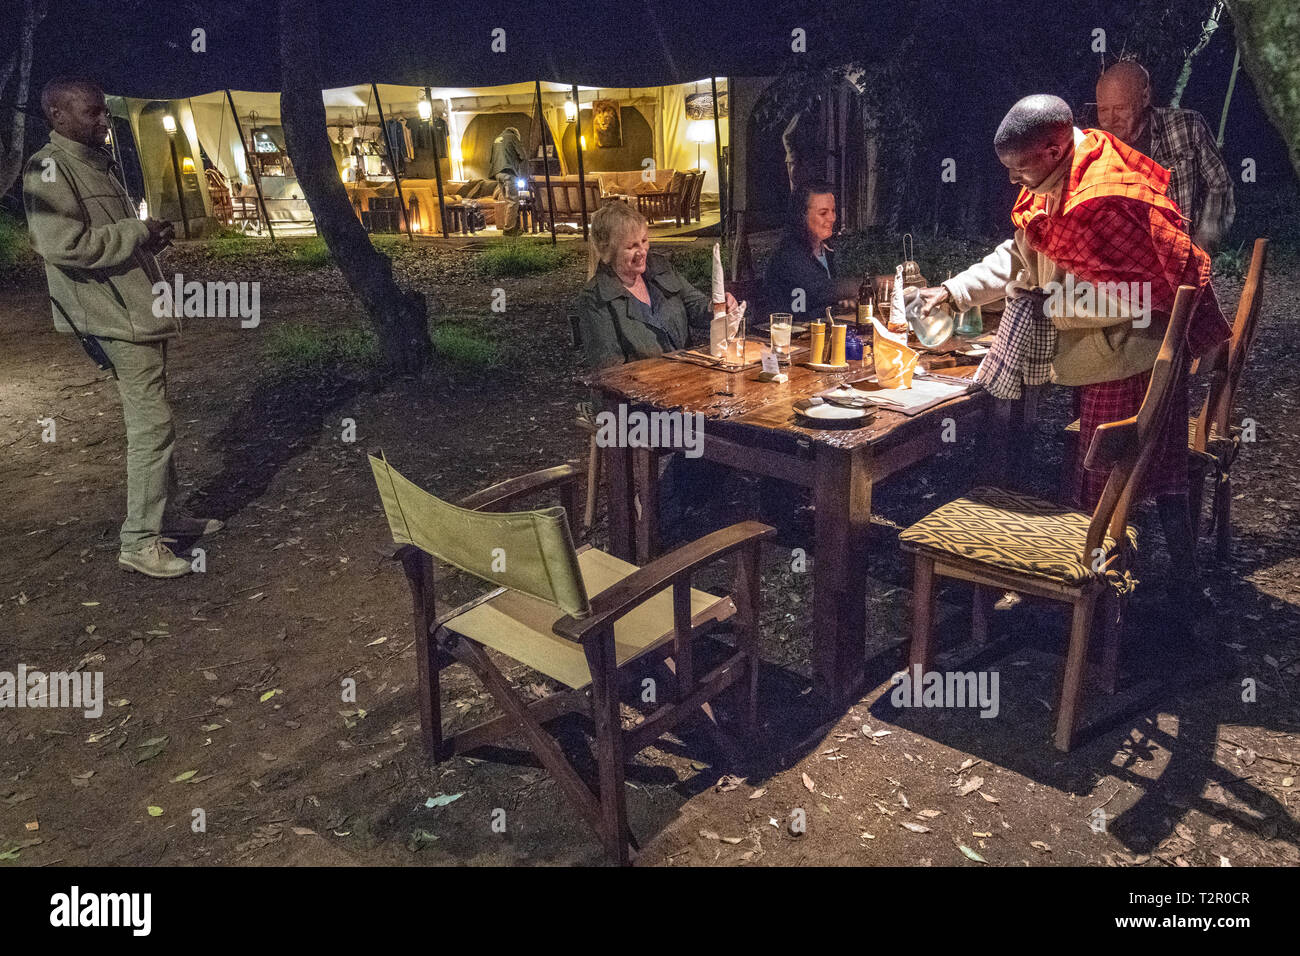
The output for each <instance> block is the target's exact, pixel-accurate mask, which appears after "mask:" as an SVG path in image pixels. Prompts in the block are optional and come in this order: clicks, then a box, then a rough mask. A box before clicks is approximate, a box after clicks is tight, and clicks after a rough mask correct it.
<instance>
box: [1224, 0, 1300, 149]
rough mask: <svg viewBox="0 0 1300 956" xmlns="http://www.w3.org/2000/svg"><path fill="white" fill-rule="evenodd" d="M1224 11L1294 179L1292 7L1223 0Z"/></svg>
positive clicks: (1298, 92) (1295, 38)
mask: <svg viewBox="0 0 1300 956" xmlns="http://www.w3.org/2000/svg"><path fill="white" fill-rule="evenodd" d="M1228 9H1229V10H1231V11H1232V25H1233V32H1234V33H1236V35H1237V49H1238V50H1240V51H1241V61H1242V63H1243V64H1245V67H1246V72H1247V73H1249V74H1250V78H1251V79H1252V80H1253V81H1254V82H1255V89H1256V90H1258V91H1259V98H1260V101H1261V102H1262V103H1263V104H1264V112H1265V113H1267V114H1268V118H1269V119H1270V120H1272V122H1273V125H1274V126H1275V127H1277V130H1278V132H1279V133H1281V134H1282V139H1283V140H1284V141H1285V142H1286V145H1287V152H1288V153H1289V154H1290V156H1291V165H1292V166H1294V167H1295V171H1296V174H1297V175H1300V30H1298V29H1296V15H1295V8H1294V6H1293V5H1292V4H1289V3H1278V2H1277V0H1228Z"/></svg>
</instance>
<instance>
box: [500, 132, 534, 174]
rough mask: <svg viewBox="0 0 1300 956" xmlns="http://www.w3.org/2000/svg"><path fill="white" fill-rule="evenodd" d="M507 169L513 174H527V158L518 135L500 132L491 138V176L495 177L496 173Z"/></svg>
mask: <svg viewBox="0 0 1300 956" xmlns="http://www.w3.org/2000/svg"><path fill="white" fill-rule="evenodd" d="M507 171H508V172H510V173H513V174H514V175H515V176H527V175H528V158H527V157H526V156H524V147H523V144H522V143H520V142H519V137H518V136H515V135H513V134H511V133H502V134H501V135H500V136H498V137H497V138H496V139H494V140H492V176H493V178H495V177H496V175H497V173H504V172H507Z"/></svg>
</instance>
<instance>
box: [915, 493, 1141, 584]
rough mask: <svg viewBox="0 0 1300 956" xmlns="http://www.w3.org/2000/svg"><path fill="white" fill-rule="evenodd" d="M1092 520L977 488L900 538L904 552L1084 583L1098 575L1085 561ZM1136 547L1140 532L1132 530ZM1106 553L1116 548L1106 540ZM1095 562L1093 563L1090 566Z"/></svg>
mask: <svg viewBox="0 0 1300 956" xmlns="http://www.w3.org/2000/svg"><path fill="white" fill-rule="evenodd" d="M1091 520H1092V516H1091V515H1088V514H1085V513H1083V512H1082V511H1074V510H1072V509H1070V508H1065V507H1062V506H1061V505H1058V504H1055V503H1053V502H1051V501H1044V500H1043V499H1042V498H1034V497H1033V496H1031V495H1022V494H1017V493H1016V492H1013V491H1005V490H1003V489H1001V488H976V489H975V490H974V491H972V492H971V493H970V494H968V495H967V496H966V497H964V498H958V499H957V500H956V501H950V502H948V504H946V505H944V506H943V507H942V508H939V509H937V510H936V511H932V512H931V513H930V514H929V515H927V516H926V517H924V518H922V519H921V520H920V521H918V522H917V523H916V524H914V525H912V526H911V527H910V528H908V529H907V530H906V531H904V532H903V533H902V534H900V535H899V538H900V540H901V541H902V542H903V549H904V550H906V551H926V552H938V553H939V554H948V555H955V556H957V557H960V558H966V559H967V560H970V561H978V562H980V563H981V564H987V565H991V566H993V567H996V568H1001V569H1003V570H1005V571H1014V572H1017V573H1019V574H1028V575H1031V576H1033V577H1040V578H1050V579H1052V580H1055V581H1060V582H1063V583H1065V584H1083V583H1084V582H1085V581H1088V580H1089V579H1092V578H1096V577H1098V575H1097V574H1096V573H1094V572H1093V571H1092V570H1091V569H1090V568H1089V567H1087V566H1086V565H1084V564H1083V563H1082V561H1081V558H1082V556H1083V546H1084V543H1085V542H1086V541H1087V537H1088V523H1089V522H1090V521H1091ZM1128 538H1129V543H1130V544H1131V545H1132V546H1133V547H1136V546H1137V531H1136V529H1135V528H1133V527H1132V526H1131V525H1130V526H1129V528H1128ZM1104 547H1105V548H1106V553H1107V555H1110V554H1111V553H1112V552H1113V551H1114V548H1115V541H1114V539H1112V538H1110V537H1107V538H1106V541H1105V544H1104ZM1089 563H1091V562H1089Z"/></svg>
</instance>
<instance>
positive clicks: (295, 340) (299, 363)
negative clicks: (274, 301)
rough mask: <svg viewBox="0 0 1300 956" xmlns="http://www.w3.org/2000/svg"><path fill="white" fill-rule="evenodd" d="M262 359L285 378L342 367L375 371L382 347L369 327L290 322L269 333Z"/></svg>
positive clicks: (269, 330)
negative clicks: (349, 366)
mask: <svg viewBox="0 0 1300 956" xmlns="http://www.w3.org/2000/svg"><path fill="white" fill-rule="evenodd" d="M262 358H263V359H264V360H265V361H266V362H267V363H268V364H269V365H271V366H272V367H273V368H274V369H275V370H276V371H278V372H281V373H285V374H301V373H305V372H319V371H321V370H323V369H328V368H334V367H337V366H340V365H354V366H360V367H362V368H372V367H373V366H375V365H376V364H377V363H378V361H379V343H378V342H377V340H376V339H375V333H374V332H373V331H371V329H370V328H369V327H368V326H365V325H360V324H351V325H344V326H340V327H338V328H332V329H328V328H322V327H320V326H318V325H305V324H303V323H299V322H290V323H286V324H284V325H273V326H271V328H269V329H268V330H267V333H266V339H265V341H264V342H263V344H262Z"/></svg>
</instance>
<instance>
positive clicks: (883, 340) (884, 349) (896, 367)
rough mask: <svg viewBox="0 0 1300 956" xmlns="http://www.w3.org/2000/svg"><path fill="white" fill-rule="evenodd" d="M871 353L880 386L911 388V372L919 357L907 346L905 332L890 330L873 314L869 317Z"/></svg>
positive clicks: (914, 369) (914, 368)
mask: <svg viewBox="0 0 1300 956" xmlns="http://www.w3.org/2000/svg"><path fill="white" fill-rule="evenodd" d="M871 333H872V342H871V354H872V356H873V357H874V359H875V362H876V380H877V381H878V382H879V383H880V387H881V388H911V387H912V373H913V372H914V371H916V363H917V360H918V359H919V358H920V356H918V355H917V354H916V352H914V351H913V350H912V349H910V348H908V346H907V333H906V332H891V331H889V329H887V328H885V327H884V326H883V325H881V324H880V320H879V319H877V318H875V317H874V316H873V317H872V319H871Z"/></svg>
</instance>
